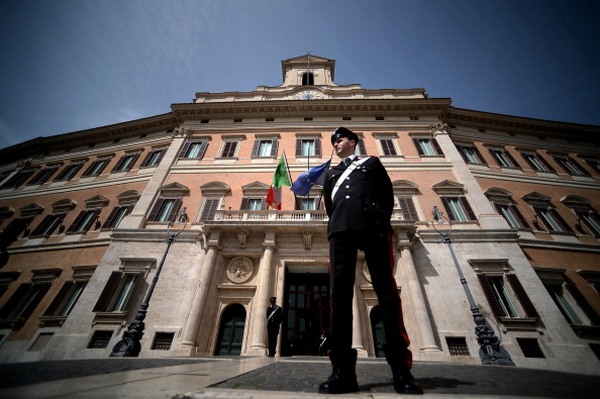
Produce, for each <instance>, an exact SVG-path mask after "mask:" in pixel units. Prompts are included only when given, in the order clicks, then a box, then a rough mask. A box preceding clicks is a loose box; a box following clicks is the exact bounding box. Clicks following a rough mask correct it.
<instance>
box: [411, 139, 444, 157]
mask: <svg viewBox="0 0 600 399" xmlns="http://www.w3.org/2000/svg"><path fill="white" fill-rule="evenodd" d="M412 139H413V143H414V145H415V147H416V148H417V152H418V153H419V156H420V157H444V156H445V155H444V152H443V151H442V148H441V147H440V145H439V144H438V142H437V140H436V139H435V137H413V138H412ZM422 142H423V145H422V144H421V143H422ZM425 143H427V144H429V147H426V146H425V145H424V144H425Z"/></svg>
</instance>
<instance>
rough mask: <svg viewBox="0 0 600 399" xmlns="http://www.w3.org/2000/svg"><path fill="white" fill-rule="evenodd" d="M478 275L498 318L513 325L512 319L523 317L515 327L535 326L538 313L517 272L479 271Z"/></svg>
mask: <svg viewBox="0 0 600 399" xmlns="http://www.w3.org/2000/svg"><path fill="white" fill-rule="evenodd" d="M477 277H478V279H479V282H480V284H481V287H482V288H483V292H484V293H485V296H486V298H487V300H488V303H489V304H490V308H491V310H492V312H493V313H494V316H496V318H497V319H498V320H500V321H502V322H503V323H505V324H507V323H508V325H507V326H512V324H511V321H510V319H521V322H519V323H517V324H515V325H514V326H515V327H519V326H520V327H525V326H526V327H530V328H532V327H535V325H536V323H537V320H538V319H539V316H538V313H537V311H536V309H535V308H534V307H533V304H532V303H531V300H530V299H529V297H528V296H527V293H526V292H525V289H524V288H523V286H522V285H521V282H520V281H519V279H518V278H517V276H516V275H515V274H510V273H509V274H500V273H493V274H492V273H489V274H488V273H478V274H477ZM524 319H528V320H527V321H526V320H524Z"/></svg>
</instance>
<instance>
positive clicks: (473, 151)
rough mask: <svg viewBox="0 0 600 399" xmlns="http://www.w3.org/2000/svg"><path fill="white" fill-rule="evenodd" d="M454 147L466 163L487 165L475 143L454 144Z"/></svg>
mask: <svg viewBox="0 0 600 399" xmlns="http://www.w3.org/2000/svg"><path fill="white" fill-rule="evenodd" d="M456 148H457V149H458V152H460V155H461V156H462V158H463V160H464V161H465V162H466V163H467V164H469V165H483V166H487V162H486V161H485V159H483V156H482V155H481V152H479V149H478V148H477V147H476V146H475V144H456ZM471 158H473V159H474V161H473V159H471Z"/></svg>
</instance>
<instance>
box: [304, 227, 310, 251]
mask: <svg viewBox="0 0 600 399" xmlns="http://www.w3.org/2000/svg"><path fill="white" fill-rule="evenodd" d="M302 239H303V240H304V249H311V248H312V233H311V232H310V231H305V232H304V233H302Z"/></svg>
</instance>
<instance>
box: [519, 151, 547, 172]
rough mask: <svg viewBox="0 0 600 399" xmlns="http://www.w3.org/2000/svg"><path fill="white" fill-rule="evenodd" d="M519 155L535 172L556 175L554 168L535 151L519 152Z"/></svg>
mask: <svg viewBox="0 0 600 399" xmlns="http://www.w3.org/2000/svg"><path fill="white" fill-rule="evenodd" d="M520 153H521V156H522V157H523V159H525V161H527V163H528V164H529V166H531V168H532V169H533V170H534V171H535V172H542V173H556V171H555V170H554V168H553V167H552V166H550V164H549V163H548V162H547V161H546V160H545V159H544V157H543V156H542V155H541V154H539V153H538V152H537V151H530V150H529V151H528V150H521V151H520Z"/></svg>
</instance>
